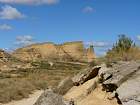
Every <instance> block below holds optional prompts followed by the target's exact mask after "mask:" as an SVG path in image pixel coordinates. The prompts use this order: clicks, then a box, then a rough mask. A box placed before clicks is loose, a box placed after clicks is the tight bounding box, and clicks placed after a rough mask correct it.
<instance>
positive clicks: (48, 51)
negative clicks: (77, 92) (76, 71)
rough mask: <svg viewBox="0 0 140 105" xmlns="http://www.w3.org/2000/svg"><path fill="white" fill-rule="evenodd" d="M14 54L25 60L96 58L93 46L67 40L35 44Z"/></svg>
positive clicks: (86, 60)
mask: <svg viewBox="0 0 140 105" xmlns="http://www.w3.org/2000/svg"><path fill="white" fill-rule="evenodd" d="M13 56H14V57H16V58H18V59H21V60H25V61H29V60H38V59H45V60H59V61H84V62H90V61H92V60H93V59H94V58H95V54H94V50H93V47H90V48H88V49H86V48H84V44H83V42H82V41H75V42H66V43H64V44H61V45H60V44H59V45H56V44H54V43H51V42H47V43H41V44H33V45H30V46H27V47H24V48H19V49H17V50H15V51H14V53H13Z"/></svg>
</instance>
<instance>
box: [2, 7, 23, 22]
mask: <svg viewBox="0 0 140 105" xmlns="http://www.w3.org/2000/svg"><path fill="white" fill-rule="evenodd" d="M24 17H25V15H23V14H22V13H20V12H19V11H18V10H17V9H16V8H14V7H11V6H9V5H5V6H3V7H2V8H1V11H0V18H1V19H9V20H12V19H20V18H24Z"/></svg>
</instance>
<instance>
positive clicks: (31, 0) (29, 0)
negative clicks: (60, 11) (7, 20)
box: [0, 0, 59, 5]
mask: <svg viewBox="0 0 140 105" xmlns="http://www.w3.org/2000/svg"><path fill="white" fill-rule="evenodd" d="M0 2H1V3H9V4H27V5H41V4H47V5H52V4H56V3H58V2H59V0H0Z"/></svg>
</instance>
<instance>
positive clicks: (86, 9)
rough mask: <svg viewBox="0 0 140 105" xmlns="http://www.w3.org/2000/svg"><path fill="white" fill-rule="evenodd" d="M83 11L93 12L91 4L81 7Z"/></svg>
mask: <svg viewBox="0 0 140 105" xmlns="http://www.w3.org/2000/svg"><path fill="white" fill-rule="evenodd" d="M83 12H84V13H92V12H94V9H93V7H91V6H86V7H84V8H83Z"/></svg>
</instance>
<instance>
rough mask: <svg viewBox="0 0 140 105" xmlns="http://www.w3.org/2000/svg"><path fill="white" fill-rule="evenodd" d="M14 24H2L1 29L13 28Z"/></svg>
mask: <svg viewBox="0 0 140 105" xmlns="http://www.w3.org/2000/svg"><path fill="white" fill-rule="evenodd" d="M11 29H12V26H10V25H8V24H0V30H11Z"/></svg>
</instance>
